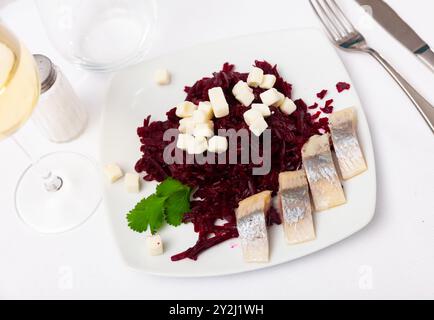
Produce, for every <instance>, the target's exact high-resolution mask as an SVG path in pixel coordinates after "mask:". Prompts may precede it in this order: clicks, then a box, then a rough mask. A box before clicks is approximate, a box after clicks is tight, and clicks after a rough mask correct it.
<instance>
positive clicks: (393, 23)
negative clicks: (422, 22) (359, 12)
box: [356, 0, 434, 72]
mask: <svg viewBox="0 0 434 320" xmlns="http://www.w3.org/2000/svg"><path fill="white" fill-rule="evenodd" d="M356 1H357V2H358V3H359V4H360V5H361V6H368V7H370V9H371V10H372V11H371V10H370V11H371V12H372V16H373V18H374V19H375V20H376V21H377V22H378V23H379V24H380V25H381V26H382V27H383V28H384V29H386V30H387V31H388V32H389V33H390V34H391V35H392V36H393V37H395V39H397V40H398V41H399V42H401V44H402V45H404V46H405V47H406V48H407V49H409V50H410V51H411V52H413V53H414V54H415V55H416V56H417V57H418V58H419V59H420V60H422V62H424V63H425V64H426V65H427V66H428V67H429V68H430V70H431V71H432V72H434V52H433V51H432V50H431V48H430V46H429V45H428V44H427V43H426V42H425V41H424V40H423V39H422V38H421V37H420V36H419V35H418V34H417V33H416V32H415V31H414V30H413V29H412V28H411V27H410V26H409V25H408V24H407V23H406V22H405V21H404V20H403V19H402V18H401V17H400V16H399V15H398V14H397V13H396V12H395V11H394V10H393V9H392V8H391V7H390V6H389V5H388V4H387V3H385V2H384V1H382V0H356Z"/></svg>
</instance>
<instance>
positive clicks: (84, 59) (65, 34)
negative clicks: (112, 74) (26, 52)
mask: <svg viewBox="0 0 434 320" xmlns="http://www.w3.org/2000/svg"><path fill="white" fill-rule="evenodd" d="M36 4H37V8H38V10H39V14H40V16H41V20H42V23H43V25H44V26H45V29H46V31H47V35H48V37H49V39H50V40H51V42H52V43H53V45H54V46H55V48H56V49H57V50H58V51H59V52H60V53H61V54H62V55H63V56H64V57H65V58H66V59H68V60H69V61H70V62H72V63H75V64H77V65H79V66H81V67H84V68H86V69H90V70H93V71H112V70H116V69H119V68H122V67H124V66H126V65H130V64H133V63H136V62H139V61H140V60H142V58H143V57H144V56H145V54H146V52H147V50H148V49H149V48H150V44H151V42H152V36H153V33H154V27H155V21H156V1H155V0H92V1H82V0H50V1H47V0H36Z"/></svg>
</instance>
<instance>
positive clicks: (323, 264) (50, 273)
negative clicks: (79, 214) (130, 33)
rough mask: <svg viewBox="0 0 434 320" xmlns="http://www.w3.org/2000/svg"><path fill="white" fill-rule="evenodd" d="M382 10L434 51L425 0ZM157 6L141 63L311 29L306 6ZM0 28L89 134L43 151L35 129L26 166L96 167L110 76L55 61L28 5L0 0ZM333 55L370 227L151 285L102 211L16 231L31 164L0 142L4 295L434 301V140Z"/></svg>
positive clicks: (405, 70)
mask: <svg viewBox="0 0 434 320" xmlns="http://www.w3.org/2000/svg"><path fill="white" fill-rule="evenodd" d="M388 2H389V3H390V4H391V5H392V6H393V7H394V8H395V9H396V10H397V11H398V12H399V13H400V14H401V16H402V17H403V18H405V19H406V20H407V21H408V22H409V23H410V24H411V25H412V26H413V28H414V29H415V30H417V31H418V32H419V34H420V35H421V36H422V37H423V38H424V39H425V40H426V41H427V42H428V43H431V44H432V46H434V32H433V30H434V22H433V20H432V13H433V12H434V2H433V1H430V0H413V1H399V0H389V1H388ZM340 3H342V5H343V6H344V7H345V10H346V11H347V12H348V13H349V14H350V15H351V17H352V19H353V21H354V22H355V23H356V24H357V25H358V26H359V27H360V29H361V30H362V31H363V32H364V33H365V34H366V36H367V38H368V40H369V42H370V43H371V44H372V45H373V46H374V47H376V48H377V49H378V50H379V51H380V52H382V53H383V54H384V55H385V56H386V57H387V58H388V59H389V60H390V61H391V62H392V63H393V64H394V65H395V66H396V67H397V69H398V70H400V71H401V72H402V74H403V75H405V76H406V77H407V78H408V79H409V81H410V82H411V83H413V84H414V86H415V87H416V88H418V89H419V90H420V91H421V92H422V93H423V94H425V96H426V97H427V98H428V99H429V100H430V101H432V102H434V90H433V88H434V74H433V73H431V72H430V71H428V69H427V68H426V67H425V66H423V65H422V64H421V63H419V61H417V60H416V59H415V58H414V57H413V56H412V54H410V53H409V52H408V51H406V50H405V49H404V48H403V47H401V45H400V44H399V43H397V42H396V41H395V40H394V39H393V38H391V37H390V36H389V35H388V34H387V33H386V32H385V31H383V30H382V29H381V28H380V27H379V26H378V25H376V24H375V23H374V22H372V21H371V20H370V19H369V18H368V19H366V18H365V17H364V15H362V12H361V10H360V8H359V7H358V6H357V5H356V4H355V3H354V2H353V1H351V0H340ZM158 4H159V20H158V31H157V39H156V41H155V42H154V45H153V48H152V50H151V51H150V53H149V57H152V56H157V55H159V54H162V53H166V52H170V51H174V50H177V49H179V48H184V47H189V46H191V45H195V44H199V43H204V42H209V41H213V40H216V39H221V38H226V37H231V36H234V35H240V34H249V33H254V32H260V31H269V30H278V29H283V28H294V27H297V28H298V27H310V26H319V25H318V21H317V20H316V17H315V16H314V14H313V12H312V10H311V8H310V6H309V4H308V1H307V0H293V1H283V0H280V1H278V0H273V1H265V0H263V1H259V0H255V1H253V0H238V1H230V0H220V1H201V0H184V1H173V0H172V1H171V0H158ZM2 7H3V8H2ZM0 19H1V20H3V21H4V22H5V23H6V24H7V25H8V26H9V27H10V28H11V29H12V30H14V31H15V33H16V34H17V35H18V36H19V37H20V38H21V39H22V40H23V41H24V42H25V43H26V45H27V46H28V47H29V49H30V50H31V51H32V52H41V53H44V54H47V55H49V56H50V57H51V58H52V59H53V60H54V61H55V63H56V64H58V65H59V66H60V67H61V68H62V69H63V71H64V73H65V74H66V75H67V76H68V77H69V78H70V80H71V82H73V84H74V86H75V88H76V90H77V92H78V94H79V95H80V97H81V98H82V100H83V101H84V102H85V103H86V104H87V105H88V108H89V112H90V114H91V121H90V126H89V128H88V130H87V131H86V133H85V134H84V135H83V136H81V137H80V138H79V139H78V140H76V141H74V142H73V143H70V144H65V145H56V144H51V143H49V142H47V141H46V140H45V139H44V137H43V136H42V135H41V134H40V133H39V132H38V131H37V129H36V128H35V127H34V126H33V124H32V122H31V121H30V122H29V123H28V124H27V125H26V126H25V127H24V128H22V130H20V131H19V132H18V133H17V134H16V138H17V139H18V140H20V141H21V143H22V144H23V145H24V146H25V147H26V148H28V150H29V151H30V152H31V153H32V154H33V155H34V157H38V156H40V155H43V154H45V153H47V152H52V151H55V150H74V151H79V152H82V153H85V154H87V155H89V156H91V157H94V158H97V156H98V155H97V144H98V139H99V127H100V114H101V110H102V108H103V107H104V96H105V92H106V88H107V85H108V83H109V81H110V75H109V74H92V73H89V72H86V71H83V70H80V69H77V68H76V67H74V66H71V65H70V64H69V63H68V62H66V61H65V60H64V59H62V58H61V57H60V56H59V54H58V53H57V52H56V51H55V50H54V49H53V47H52V46H51V44H50V42H49V41H48V39H47V38H46V35H45V32H44V30H43V28H42V26H41V23H40V20H39V16H38V14H37V11H36V10H35V7H34V4H33V2H32V1H31V0H17V1H10V0H0ZM175 23H176V24H175ZM216 26H218V27H216ZM282 41H284V39H282ZM339 54H340V56H341V57H342V59H343V61H344V63H345V65H346V66H347V68H348V69H349V71H350V74H351V75H352V77H353V80H354V83H355V85H356V87H357V90H358V92H359V94H360V96H361V98H362V102H363V104H364V108H365V110H366V113H367V116H368V120H369V121H370V125H371V130H372V135H373V139H374V145H375V151H376V160H377V170H378V203H377V210H376V217H375V219H374V220H373V222H372V223H371V224H370V225H369V226H368V227H367V228H366V229H364V230H363V231H361V232H359V233H358V234H356V235H354V236H353V237H352V238H350V239H348V240H346V241H344V242H341V243H339V244H337V245H334V246H332V247H330V248H328V249H326V250H324V251H321V252H319V253H316V254H314V255H311V256H309V257H306V258H303V259H301V260H298V261H295V262H292V263H289V264H286V265H283V266H279V267H275V268H271V269H267V270H264V271H258V272H253V273H247V274H242V275H236V276H227V277H220V278H206V279H173V278H160V277H154V276H149V275H146V274H144V273H142V272H139V271H135V270H132V269H130V268H129V267H127V266H125V265H124V264H123V261H122V259H121V257H120V254H119V252H118V249H117V247H116V243H115V239H114V237H113V235H112V234H111V229H110V226H109V223H108V219H107V217H106V215H105V212H104V211H103V210H102V209H100V210H98V212H97V213H96V214H95V215H94V216H93V217H92V218H91V219H90V221H88V222H87V223H86V224H85V225H84V226H83V227H81V228H79V229H77V230H75V231H72V232H70V233H67V234H63V235H55V236H44V235H40V234H38V233H36V232H34V231H33V230H31V229H29V228H28V227H27V226H26V225H24V224H23V223H22V222H21V221H20V220H19V219H18V218H17V216H16V214H15V211H14V204H13V192H14V187H15V184H16V182H17V179H18V177H19V175H20V174H21V172H22V171H23V170H24V168H25V167H26V166H27V165H28V160H27V159H26V157H25V156H24V155H23V154H22V152H21V151H20V150H19V149H18V148H17V147H16V146H15V145H14V144H13V143H12V141H11V140H5V141H2V142H1V143H0V177H1V178H0V298H55V299H68V298H74V299H75V298H85V299H89V298H116V299H118V298H121V299H124V298H125V299H255V298H257V299H301V298H303V299H305V298H319V299H327V298H349V299H353V298H361V299H369V298H434V200H433V196H434V166H433V165H434V143H433V134H432V133H431V132H430V131H429V129H428V127H427V126H426V125H425V123H424V122H423V121H422V119H421V117H420V116H419V114H418V113H417V112H416V111H415V109H414V107H413V106H412V104H411V103H410V101H409V100H408V99H407V98H406V96H405V95H404V93H403V92H402V91H401V90H400V89H399V88H398V86H397V85H396V84H395V83H394V82H393V80H392V79H391V78H390V77H389V76H388V75H387V74H386V73H385V72H384V71H383V70H382V69H381V67H380V66H379V65H378V64H377V63H376V62H375V61H374V60H372V59H371V58H370V57H369V56H364V55H358V54H349V53H344V52H339Z"/></svg>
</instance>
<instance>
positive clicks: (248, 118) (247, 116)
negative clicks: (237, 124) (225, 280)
mask: <svg viewBox="0 0 434 320" xmlns="http://www.w3.org/2000/svg"><path fill="white" fill-rule="evenodd" d="M243 116H244V121H245V122H246V123H247V125H248V126H250V125H251V124H252V123H253V122H255V121H256V120H257V119H261V118H263V116H262V113H261V112H259V111H258V110H255V109H250V110H248V111H246V112H244V115H243Z"/></svg>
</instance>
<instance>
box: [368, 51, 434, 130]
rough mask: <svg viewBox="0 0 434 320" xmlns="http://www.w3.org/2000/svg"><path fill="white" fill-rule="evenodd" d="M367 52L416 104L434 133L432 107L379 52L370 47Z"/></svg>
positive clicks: (433, 109)
mask: <svg viewBox="0 0 434 320" xmlns="http://www.w3.org/2000/svg"><path fill="white" fill-rule="evenodd" d="M367 52H368V53H369V54H371V55H372V56H373V57H374V58H375V59H377V60H378V62H380V63H381V65H382V66H383V67H384V68H385V69H386V70H387V72H389V73H390V75H391V76H392V77H393V79H395V81H396V82H397V83H398V84H399V86H400V87H401V88H402V90H404V92H405V93H406V94H407V96H408V97H409V98H410V100H411V102H413V104H414V105H415V106H416V108H417V110H418V111H419V112H420V114H421V115H422V117H423V118H424V119H425V121H426V122H427V123H428V126H429V127H430V128H431V130H432V132H433V133H434V107H433V105H432V104H430V103H429V102H428V101H427V100H426V99H425V98H424V97H423V96H422V95H421V94H420V93H419V92H417V91H416V89H415V88H413V86H412V85H411V84H409V83H408V82H407V81H406V80H405V79H404V77H403V76H401V75H400V74H399V72H398V71H396V70H395V68H394V67H392V66H391V65H390V63H389V62H387V61H386V60H385V59H384V58H383V57H382V56H381V54H379V53H378V52H377V51H375V50H374V49H372V48H369V49H368V50H367Z"/></svg>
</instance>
